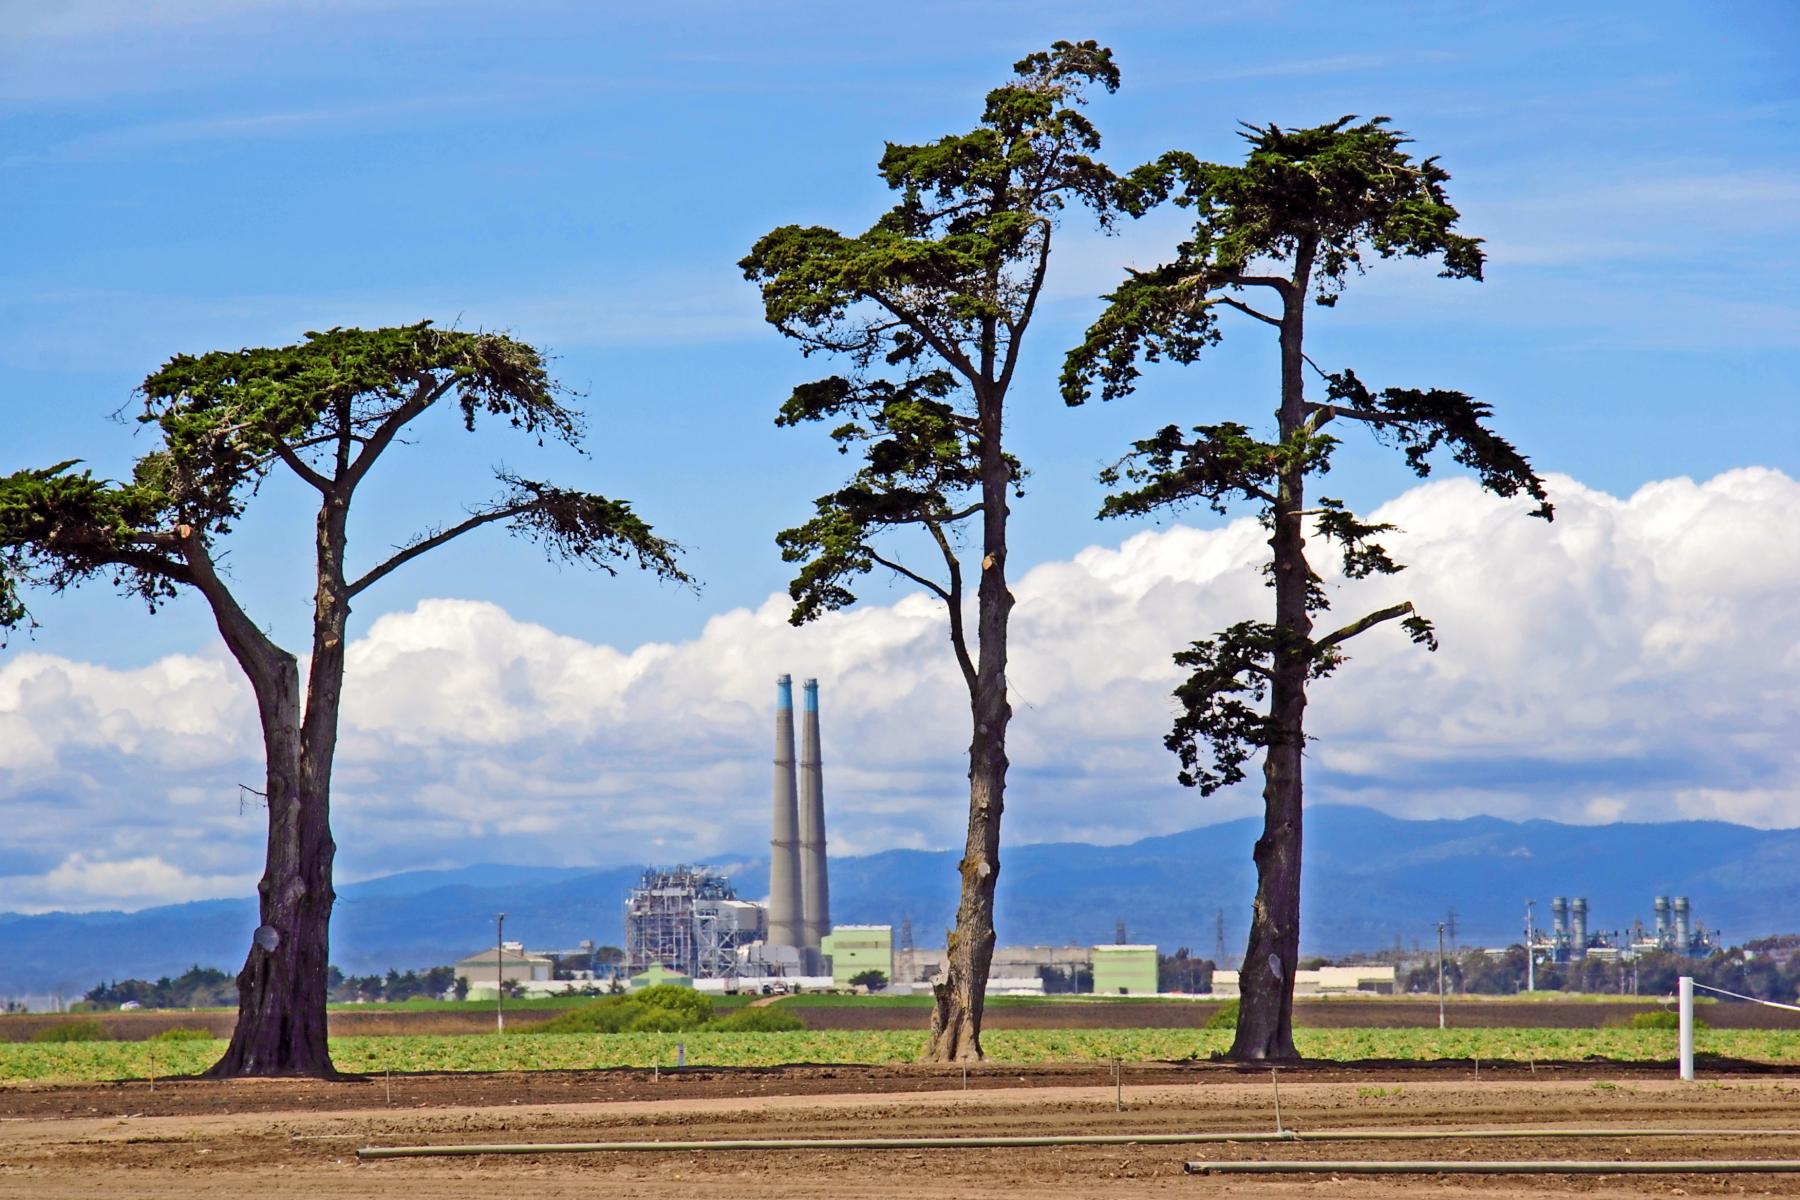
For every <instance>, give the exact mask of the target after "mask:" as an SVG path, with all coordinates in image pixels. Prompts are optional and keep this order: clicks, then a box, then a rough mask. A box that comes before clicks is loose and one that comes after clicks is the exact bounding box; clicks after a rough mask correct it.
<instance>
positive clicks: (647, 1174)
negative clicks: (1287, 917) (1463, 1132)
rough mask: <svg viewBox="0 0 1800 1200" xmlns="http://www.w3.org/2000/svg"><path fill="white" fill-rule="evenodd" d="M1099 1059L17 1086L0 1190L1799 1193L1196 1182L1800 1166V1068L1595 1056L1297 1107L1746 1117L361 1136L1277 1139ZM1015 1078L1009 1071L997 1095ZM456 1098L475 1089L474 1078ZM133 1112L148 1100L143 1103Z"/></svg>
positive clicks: (1343, 1080)
mask: <svg viewBox="0 0 1800 1200" xmlns="http://www.w3.org/2000/svg"><path fill="white" fill-rule="evenodd" d="M1096 1074H1098V1073H1097V1072H1096V1071H1095V1070H1094V1069H1092V1068H1085V1069H1080V1070H1075V1069H1048V1070H1041V1069H1033V1070H1031V1071H1027V1072H1025V1073H1023V1074H1021V1073H1018V1072H1000V1071H998V1070H996V1069H991V1068H986V1069H983V1070H981V1071H978V1072H976V1073H975V1074H974V1075H973V1076H972V1077H971V1080H970V1085H971V1086H970V1088H969V1090H967V1091H964V1090H963V1089H962V1087H961V1074H960V1072H957V1071H942V1070H934V1069H929V1068H919V1067H906V1068H884V1069H880V1070H870V1071H858V1070H852V1069H840V1068H800V1069H794V1068H789V1069H782V1070H770V1071H759V1072H731V1073H722V1072H710V1073H702V1074H696V1075H695V1076H693V1077H690V1078H682V1077H676V1078H674V1079H672V1080H671V1079H670V1078H668V1077H663V1078H655V1077H648V1078H646V1077H643V1076H642V1075H641V1073H636V1072H604V1073H579V1074H573V1075H571V1076H569V1077H567V1078H563V1077H559V1076H554V1075H549V1076H532V1077H521V1076H493V1077H478V1078H469V1077H460V1078H459V1077H444V1076H427V1077H415V1076H408V1077H404V1078H398V1079H395V1080H393V1081H392V1085H391V1086H392V1105H391V1107H390V1106H389V1104H388V1100H387V1096H388V1092H387V1090H386V1089H387V1087H388V1086H389V1082H388V1081H386V1080H373V1081H369V1082H364V1083H356V1084H347V1085H327V1084H317V1083H306V1082H298V1081H238V1082H232V1083H199V1082H194V1083H176V1084H163V1085H160V1086H159V1088H158V1090H157V1092H156V1093H155V1094H154V1095H152V1094H151V1093H150V1092H149V1091H148V1088H147V1085H145V1084H142V1083H136V1084H127V1085H106V1086H88V1087H78V1088H39V1089H17V1090H9V1091H7V1092H4V1093H0V1197H13V1196H19V1197H25V1196H30V1197H63V1196H69V1197H75V1196H80V1197H84V1198H86V1197H93V1196H96V1195H98V1196H118V1197H127V1196H128V1197H146V1198H150V1200H157V1198H164V1197H167V1198H174V1197H179V1198H181V1200H211V1198H217V1197H226V1196H246V1195H252V1194H264V1195H279V1196H307V1197H316V1198H318V1200H336V1198H339V1197H352V1196H402V1195H405V1196H430V1197H437V1196H444V1197H464V1196H467V1197H474V1196H482V1197H488V1198H490V1200H491V1198H492V1197H494V1196H496V1195H513V1196H519V1195H529V1196H531V1197H533V1198H534V1200H536V1198H539V1197H543V1198H547V1200H554V1198H560V1197H564V1196H568V1197H575V1196H581V1197H582V1198H583V1200H591V1197H592V1196H594V1195H595V1194H601V1195H607V1196H620V1197H635V1196H652V1195H654V1196H657V1197H667V1196H669V1195H681V1196H698V1197H721V1198H723V1197H750V1196H795V1197H827V1196H829V1197H855V1196H908V1197H927V1198H933V1200H935V1198H937V1197H952V1196H957V1197H961V1196H977V1195H979V1196H1002V1197H1024V1196H1044V1195H1051V1196H1138V1195H1171V1196H1172V1195H1181V1196H1200V1197H1211V1196H1226V1195H1251V1194H1254V1195H1257V1196H1302V1195H1305V1196H1315V1195H1320V1194H1352V1195H1368V1196H1375V1195H1381V1196H1391V1195H1396V1194H1398V1195H1402V1196H1424V1195H1426V1194H1428V1193H1429V1194H1433V1195H1436V1194H1440V1193H1443V1192H1457V1191H1467V1192H1479V1193H1481V1194H1483V1195H1487V1196H1508V1197H1511V1196H1537V1195H1545V1194H1563V1193H1569V1192H1583V1193H1588V1192H1595V1193H1603V1194H1609V1195H1617V1196H1628V1195H1645V1194H1651V1195H1711V1194H1743V1193H1745V1192H1748V1193H1749V1194H1773V1195H1800V1176H1785V1177H1784V1176H1755V1175H1746V1176H1733V1177H1722V1178H1707V1177H1701V1176H1691V1175H1689V1176H1661V1177H1656V1176H1652V1177H1629V1176H1602V1177H1582V1178H1575V1177H1567V1176H1549V1177H1540V1178H1526V1179H1468V1178H1465V1179H1461V1180H1445V1179H1439V1178H1433V1177H1429V1176H1421V1177H1406V1176H1403V1177H1395V1178H1382V1179H1373V1180H1355V1179H1348V1178H1345V1179H1339V1180H1333V1179H1332V1178H1330V1177H1308V1176H1302V1177H1296V1178H1291V1179H1242V1178H1236V1179H1234V1178H1220V1177H1200V1176H1191V1175H1186V1174H1184V1173H1183V1164H1184V1163H1185V1162H1186V1161H1187V1160H1189V1159H1199V1158H1204V1159H1210V1160H1222V1159H1283V1160H1289V1159H1315V1160H1316V1159H1346V1158H1371V1157H1376V1158H1417V1159H1447V1160H1457V1159H1461V1160H1468V1159H1472V1158H1473V1159H1511V1158H1559V1159H1608V1160H1619V1159H1633V1158H1664V1159H1700V1158H1718V1157H1743V1158H1756V1157H1760V1158H1776V1157H1786V1158H1800V1132H1777V1131H1780V1130H1797V1131H1800V1076H1793V1075H1778V1074H1773V1075H1761V1076H1722V1077H1717V1078H1709V1079H1705V1080H1703V1081H1702V1082H1700V1083H1697V1084H1688V1085H1683V1084H1680V1083H1678V1082H1676V1081H1674V1080H1672V1079H1669V1078H1668V1076H1667V1072H1666V1070H1665V1071H1662V1072H1660V1073H1655V1074H1653V1073H1651V1072H1647V1071H1638V1072H1633V1071H1623V1072H1622V1071H1620V1070H1618V1069H1617V1068H1604V1069H1599V1068H1596V1069H1595V1070H1594V1071H1593V1072H1592V1073H1591V1074H1590V1073H1588V1072H1586V1071H1584V1070H1583V1069H1579V1068H1570V1069H1568V1070H1566V1071H1562V1072H1555V1071H1545V1072H1542V1073H1540V1075H1539V1076H1537V1077H1532V1076H1530V1075H1524V1076H1523V1077H1521V1076H1520V1075H1519V1074H1518V1073H1513V1074H1510V1075H1504V1076H1499V1077H1496V1076H1495V1075H1493V1074H1492V1073H1490V1072H1488V1071H1484V1072H1483V1073H1482V1078H1481V1080H1480V1082H1479V1083H1477V1082H1475V1081H1474V1080H1473V1079H1472V1078H1470V1077H1468V1074H1467V1073H1466V1072H1462V1071H1458V1070H1454V1069H1446V1068H1438V1069H1430V1070H1400V1069H1394V1070H1386V1069H1382V1070H1367V1069H1362V1070H1358V1069H1350V1068H1326V1069H1321V1070H1317V1071H1310V1070H1301V1071H1296V1072H1292V1073H1288V1074H1286V1075H1284V1078H1283V1082H1282V1085H1281V1106H1282V1117H1283V1122H1284V1124H1285V1126H1286V1127H1288V1128H1298V1129H1312V1130H1321V1129H1400V1128H1431V1129H1471V1128H1477V1127H1493V1126H1503V1125H1514V1126H1521V1125H1529V1126H1532V1127H1542V1126H1546V1125H1562V1126H1587V1127H1592V1126H1601V1125H1610V1126H1633V1127H1637V1126H1653V1127H1660V1128H1671V1129H1673V1128H1695V1127H1704V1128H1710V1129H1727V1128H1729V1129H1733V1130H1740V1131H1747V1132H1737V1133H1731V1134H1724V1133H1720V1134H1716V1135H1710V1136H1704V1137H1694V1136H1681V1137H1672V1138H1657V1139H1649V1138H1641V1139H1625V1140H1599V1139H1593V1138H1586V1139H1582V1138H1568V1139H1554V1140H1552V1139H1503V1140H1494V1141H1477V1140H1473V1139H1466V1138H1464V1139H1458V1138H1454V1137H1452V1138H1449V1139H1446V1140H1443V1141H1430V1142H1397V1143H1373V1144H1371V1143H1356V1142H1348V1143H1305V1144H1275V1145H1269V1144H1237V1145H1196V1146H1108V1147H1062V1148H1009V1149H989V1150H914V1151H897V1150H884V1151H849V1150H829V1151H816V1150H815V1151H755V1152H723V1151H717V1152H696V1151H669V1152H648V1153H644V1152H639V1153H605V1154H584V1155H548V1154H545V1155H530V1156H523V1157H511V1156H497V1155H486V1156H480V1157H471V1158H453V1159H407V1160H393V1161H381V1162H359V1161H358V1159H357V1157H356V1154H355V1149H356V1147H357V1146H359V1145H364V1144H371V1143H373V1144H388V1145H392V1144H414V1143H494V1142H516V1141H602V1140H605V1141H611V1140H633V1141H640V1140H658V1139H661V1140H668V1139H688V1140H693V1139H723V1138H764V1137H828V1136H869V1135H879V1136H936V1135H952V1134H993V1133H1007V1134H1041V1133H1108V1132H1140V1133H1141V1132H1191V1131H1194V1130H1236V1131H1243V1130H1258V1131H1263V1130H1270V1129H1273V1128H1274V1124H1275V1112H1274V1102H1275V1096H1274V1091H1273V1088H1272V1086H1271V1084H1270V1082H1269V1080H1268V1078H1267V1077H1266V1076H1259V1075H1254V1074H1246V1073H1242V1072H1239V1071H1236V1070H1233V1069H1229V1068H1217V1067H1214V1068H1210V1069H1204V1068H1201V1069H1187V1068H1163V1067H1143V1068H1133V1069H1130V1070H1129V1071H1128V1072H1127V1075H1126V1081H1125V1086H1124V1088H1123V1106H1124V1111H1115V1103H1116V1099H1115V1092H1114V1089H1113V1087H1112V1086H1110V1084H1101V1085H1099V1086H1096V1084H1097V1083H1098V1080H1097V1079H1096V1078H1095V1076H1096ZM1001 1084H1005V1085H1007V1086H998V1085H1001ZM452 1089H454V1090H452ZM126 1110H129V1111H126Z"/></svg>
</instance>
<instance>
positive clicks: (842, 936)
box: [820, 925, 894, 988]
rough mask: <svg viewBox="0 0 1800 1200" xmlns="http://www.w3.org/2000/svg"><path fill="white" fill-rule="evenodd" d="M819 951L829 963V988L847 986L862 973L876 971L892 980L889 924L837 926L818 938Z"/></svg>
mask: <svg viewBox="0 0 1800 1200" xmlns="http://www.w3.org/2000/svg"><path fill="white" fill-rule="evenodd" d="M822 941H823V944H822V945H821V947H820V949H821V950H822V951H823V952H824V955H825V957H826V959H828V960H829V961H830V963H831V983H832V986H833V987H840V988H844V987H849V986H850V981H851V980H852V979H854V978H855V977H856V976H858V975H861V974H862V973H863V972H865V971H880V972H881V974H882V978H883V979H885V980H888V981H889V982H892V980H893V978H894V927H893V926H892V925H839V926H838V927H837V928H836V929H833V930H832V931H831V932H830V933H828V934H826V935H825V937H824V938H823V939H822Z"/></svg>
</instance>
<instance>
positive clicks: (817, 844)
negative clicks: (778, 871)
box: [800, 679, 831, 974]
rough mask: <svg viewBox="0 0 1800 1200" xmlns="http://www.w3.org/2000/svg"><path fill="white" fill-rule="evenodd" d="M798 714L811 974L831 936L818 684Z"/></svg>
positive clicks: (804, 913)
mask: <svg viewBox="0 0 1800 1200" xmlns="http://www.w3.org/2000/svg"><path fill="white" fill-rule="evenodd" d="M803 693H804V701H803V703H802V705H801V714H800V896H801V910H800V911H801V917H802V922H803V924H804V929H803V931H802V936H803V937H804V938H805V939H806V940H805V942H804V945H805V947H806V949H807V951H808V952H809V953H808V958H809V959H810V960H811V961H812V963H813V967H812V970H813V973H815V974H817V973H819V972H820V970H821V969H822V967H821V964H820V962H819V945H820V942H821V941H822V940H823V939H824V937H825V935H826V934H828V933H830V932H831V885H830V882H829V880H828V879H827V877H826V867H825V774H824V769H823V761H822V759H821V758H820V755H819V681H818V680H816V679H809V680H807V681H806V684H805V687H804V689H803Z"/></svg>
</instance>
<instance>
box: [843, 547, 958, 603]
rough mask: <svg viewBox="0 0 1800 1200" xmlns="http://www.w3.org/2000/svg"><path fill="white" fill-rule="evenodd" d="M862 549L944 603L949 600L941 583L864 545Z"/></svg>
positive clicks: (948, 594) (947, 592)
mask: <svg viewBox="0 0 1800 1200" xmlns="http://www.w3.org/2000/svg"><path fill="white" fill-rule="evenodd" d="M863 549H864V551H865V552H866V553H867V554H868V556H869V557H870V558H871V559H873V560H874V561H875V562H878V563H880V564H881V565H882V566H884V567H886V568H887V569H888V570H890V571H892V572H893V573H894V574H896V575H904V576H905V577H906V578H908V579H910V580H912V581H913V582H914V583H916V584H918V585H919V586H920V587H922V588H924V589H925V590H926V591H929V592H931V593H932V594H934V595H935V596H937V598H938V599H940V600H942V601H944V603H946V604H948V603H949V602H950V593H949V591H948V590H947V589H946V588H945V587H944V585H943V584H941V583H939V582H938V581H937V580H935V579H930V578H927V577H926V576H924V575H921V574H919V573H918V572H917V571H914V570H911V569H910V568H908V567H903V566H901V565H900V564H899V563H897V562H895V561H893V560H892V559H890V558H883V557H882V556H881V555H879V554H877V553H875V551H873V550H870V549H868V547H866V546H865V547H863Z"/></svg>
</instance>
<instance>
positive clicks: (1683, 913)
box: [1675, 896, 1692, 954]
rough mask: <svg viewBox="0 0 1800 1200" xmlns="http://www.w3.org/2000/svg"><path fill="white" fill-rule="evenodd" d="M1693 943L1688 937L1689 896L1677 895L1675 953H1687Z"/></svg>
mask: <svg viewBox="0 0 1800 1200" xmlns="http://www.w3.org/2000/svg"><path fill="white" fill-rule="evenodd" d="M1691 944H1692V943H1691V942H1690V940H1689V938H1688V898H1687V897H1686V896H1677V897H1675V953H1677V954H1686V953H1687V952H1688V947H1689V946H1690V945H1691Z"/></svg>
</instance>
